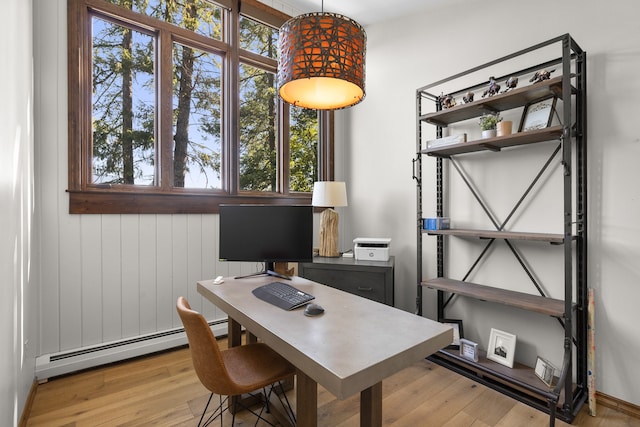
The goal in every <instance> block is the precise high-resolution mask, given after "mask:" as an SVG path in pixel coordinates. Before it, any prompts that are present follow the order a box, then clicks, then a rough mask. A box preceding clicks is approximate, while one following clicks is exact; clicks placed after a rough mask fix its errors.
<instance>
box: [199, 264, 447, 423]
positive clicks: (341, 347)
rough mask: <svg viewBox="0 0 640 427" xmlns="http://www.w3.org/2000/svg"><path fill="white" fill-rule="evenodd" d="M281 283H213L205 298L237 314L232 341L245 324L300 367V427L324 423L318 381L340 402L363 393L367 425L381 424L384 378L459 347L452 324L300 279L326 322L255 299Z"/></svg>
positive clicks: (205, 284) (203, 285)
mask: <svg viewBox="0 0 640 427" xmlns="http://www.w3.org/2000/svg"><path fill="white" fill-rule="evenodd" d="M277 280H279V279H276V278H273V277H267V276H264V277H252V278H245V279H233V278H231V277H227V278H225V280H224V283H223V284H221V285H215V284H213V281H212V280H205V281H200V282H198V292H199V293H200V294H202V295H203V296H204V297H205V298H207V299H208V300H209V301H211V302H212V303H213V304H215V305H216V306H218V307H219V308H221V309H222V310H224V311H225V312H226V313H227V315H228V316H229V333H230V341H234V342H235V343H237V339H235V338H234V337H235V336H237V335H236V334H237V333H238V331H239V325H242V326H244V327H245V328H246V329H247V330H248V331H249V332H251V334H253V335H255V336H256V337H258V338H259V339H260V340H261V341H262V342H264V343H266V344H267V345H269V346H270V347H271V348H273V349H274V350H275V351H277V352H278V353H279V354H281V355H282V356H283V357H285V358H286V359H287V360H289V361H290V362H291V363H292V364H293V365H294V366H296V368H297V369H298V373H297V381H296V402H297V408H296V412H297V420H298V425H300V426H305V427H307V426H309V427H314V426H316V425H317V409H318V408H317V407H318V404H317V398H318V396H317V384H318V383H319V384H321V385H322V386H323V387H324V388H326V389H327V390H328V391H329V392H331V393H332V394H333V395H335V396H336V397H337V398H338V399H345V398H347V397H349V396H351V395H353V394H355V393H360V425H361V426H381V425H382V380H383V379H384V378H387V377H388V376H390V375H392V374H395V373H396V372H398V371H400V370H402V369H404V368H406V367H407V366H409V365H411V364H413V363H415V362H417V361H418V360H420V359H423V358H425V357H426V356H429V355H430V354H432V353H434V352H436V351H437V350H439V349H441V348H443V347H446V346H447V345H449V344H450V343H451V341H453V330H452V329H451V327H449V326H445V325H443V324H440V323H438V322H434V321H432V320H429V319H426V318H424V317H421V316H416V315H414V314H411V313H407V312H405V311H402V310H399V309H396V308H393V307H390V306H387V305H384V304H380V303H378V302H375V301H371V300H368V299H365V298H361V297H358V296H356V295H353V294H350V293H347V292H343V291H341V290H338V289H334V288H332V287H329V286H325V285H321V284H319V283H315V282H312V281H310V280H307V279H303V278H300V277H294V278H293V279H292V280H291V281H290V282H289V281H287V282H288V283H290V284H291V285H293V286H295V287H297V288H298V289H300V290H302V291H304V292H307V293H310V294H312V295H315V297H316V299H315V301H314V302H317V303H318V304H320V305H322V306H323V307H324V308H325V310H326V311H325V313H324V314H322V315H321V316H317V317H307V316H304V314H303V309H296V310H292V311H285V310H282V309H280V308H278V307H276V306H274V305H271V304H269V303H266V302H264V301H262V300H259V299H258V298H256V297H255V296H253V295H252V293H251V291H252V290H253V289H254V288H256V287H258V286H261V285H264V284H265V283H267V282H270V281H277ZM232 338H233V340H232ZM232 345H233V344H232Z"/></svg>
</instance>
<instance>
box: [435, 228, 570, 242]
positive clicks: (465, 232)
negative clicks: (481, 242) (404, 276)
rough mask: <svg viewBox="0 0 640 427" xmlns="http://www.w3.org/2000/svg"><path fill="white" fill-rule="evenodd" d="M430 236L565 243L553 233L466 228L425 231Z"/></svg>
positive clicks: (558, 235)
mask: <svg viewBox="0 0 640 427" xmlns="http://www.w3.org/2000/svg"><path fill="white" fill-rule="evenodd" d="M424 232H425V233H427V234H429V235H444V236H458V237H469V238H479V239H509V240H532V241H539V242H548V243H552V244H561V243H563V242H564V236H563V235H562V234H552V233H530V232H516V231H497V230H493V231H492V230H471V229H464V228H452V229H449V230H424Z"/></svg>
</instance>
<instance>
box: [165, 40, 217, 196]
mask: <svg viewBox="0 0 640 427" xmlns="http://www.w3.org/2000/svg"><path fill="white" fill-rule="evenodd" d="M173 67H174V68H173V70H174V71H173V72H174V74H173V81H174V85H173V134H174V137H173V142H174V145H173V149H174V151H173V178H174V182H173V185H174V186H175V187H185V188H222V185H221V181H220V158H221V140H220V136H221V123H222V121H221V98H222V91H221V81H220V80H221V58H220V57H219V56H218V55H215V54H211V53H207V52H204V51H201V50H198V49H194V48H191V47H188V46H184V45H180V44H177V43H176V44H174V46H173Z"/></svg>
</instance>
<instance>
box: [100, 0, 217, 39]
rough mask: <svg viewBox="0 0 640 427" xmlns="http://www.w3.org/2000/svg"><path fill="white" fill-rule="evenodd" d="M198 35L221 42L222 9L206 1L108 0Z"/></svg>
mask: <svg viewBox="0 0 640 427" xmlns="http://www.w3.org/2000/svg"><path fill="white" fill-rule="evenodd" d="M109 2H111V3H113V4H117V5H119V6H123V7H126V8H127V9H131V10H133V11H134V12H138V13H141V14H143V15H147V16H151V17H153V18H156V19H160V20H162V21H165V22H169V23H172V24H175V25H177V26H179V27H181V28H186V29H188V30H193V31H194V32H196V33H198V34H202V35H204V36H207V37H211V38H213V39H216V40H222V8H221V7H220V6H217V5H215V4H213V3H211V2H209V1H207V0H186V1H184V0H109Z"/></svg>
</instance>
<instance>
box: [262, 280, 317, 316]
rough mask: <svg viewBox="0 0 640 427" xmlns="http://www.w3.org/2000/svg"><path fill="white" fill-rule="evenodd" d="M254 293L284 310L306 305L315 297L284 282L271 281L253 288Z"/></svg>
mask: <svg viewBox="0 0 640 427" xmlns="http://www.w3.org/2000/svg"><path fill="white" fill-rule="evenodd" d="M253 294H254V295H255V296H256V297H258V298H260V299H261V300H263V301H266V302H268V303H270V304H273V305H275V306H276V307H280V308H282V309H284V310H293V309H294V308H298V307H300V306H303V305H305V304H306V303H308V302H309V301H311V300H312V299H314V298H315V297H314V296H313V295H311V294H307V293H305V292H302V291H301V290H299V289H297V288H294V287H293V286H291V285H287V284H286V283H282V282H271V283H267V284H266V285H263V286H260V287H259V288H256V289H254V290H253Z"/></svg>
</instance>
